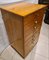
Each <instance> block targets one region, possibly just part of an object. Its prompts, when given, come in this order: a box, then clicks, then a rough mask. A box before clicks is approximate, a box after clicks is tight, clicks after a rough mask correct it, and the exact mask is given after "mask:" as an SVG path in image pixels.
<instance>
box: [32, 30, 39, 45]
mask: <svg viewBox="0 0 49 60" xmlns="http://www.w3.org/2000/svg"><path fill="white" fill-rule="evenodd" d="M39 34H40V31H39V30H37V31H36V32H35V33H34V35H33V38H32V44H36V43H37V42H38V38H39Z"/></svg>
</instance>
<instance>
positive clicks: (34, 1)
mask: <svg viewBox="0 0 49 60" xmlns="http://www.w3.org/2000/svg"><path fill="white" fill-rule="evenodd" d="M24 1H27V2H31V3H35V4H38V0H24Z"/></svg>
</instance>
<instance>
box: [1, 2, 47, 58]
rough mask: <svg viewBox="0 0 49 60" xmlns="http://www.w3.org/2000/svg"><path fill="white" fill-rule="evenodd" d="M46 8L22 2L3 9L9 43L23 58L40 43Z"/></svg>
mask: <svg viewBox="0 0 49 60" xmlns="http://www.w3.org/2000/svg"><path fill="white" fill-rule="evenodd" d="M45 7H46V6H45V5H39V4H32V3H26V2H22V3H18V4H14V5H10V6H5V7H2V8H1V12H2V17H3V21H4V23H5V27H6V30H7V34H8V37H9V43H10V45H11V46H12V47H13V48H14V49H15V50H16V51H18V53H19V54H20V55H21V56H22V57H26V55H27V54H28V53H29V52H30V51H31V50H32V48H33V47H34V46H35V45H36V43H37V41H38V38H39V33H40V29H41V24H42V19H43V15H44V10H45Z"/></svg>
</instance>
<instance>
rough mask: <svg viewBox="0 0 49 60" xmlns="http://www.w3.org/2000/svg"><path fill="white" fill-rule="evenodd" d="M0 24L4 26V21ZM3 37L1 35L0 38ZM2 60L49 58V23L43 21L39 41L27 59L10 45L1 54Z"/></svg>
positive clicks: (0, 59)
mask: <svg viewBox="0 0 49 60" xmlns="http://www.w3.org/2000/svg"><path fill="white" fill-rule="evenodd" d="M0 22H1V21H0ZM0 26H2V23H0ZM0 31H1V29H0ZM1 37H2V36H0V40H1ZM3 45H4V44H3ZM0 60H49V25H47V24H45V23H44V22H43V23H42V28H41V32H40V36H39V41H38V43H37V45H36V46H35V47H34V48H33V50H32V51H31V52H30V53H29V54H28V56H27V57H26V58H25V59H23V58H22V57H21V56H20V55H19V54H18V53H17V52H16V51H15V50H14V49H13V48H12V47H11V46H8V47H7V48H6V49H4V51H3V52H2V53H1V54H0Z"/></svg>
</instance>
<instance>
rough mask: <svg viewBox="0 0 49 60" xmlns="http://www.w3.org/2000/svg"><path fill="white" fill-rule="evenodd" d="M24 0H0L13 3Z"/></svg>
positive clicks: (0, 0) (0, 1)
mask: <svg viewBox="0 0 49 60" xmlns="http://www.w3.org/2000/svg"><path fill="white" fill-rule="evenodd" d="M18 1H22V0H0V4H5V3H12V2H18Z"/></svg>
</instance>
